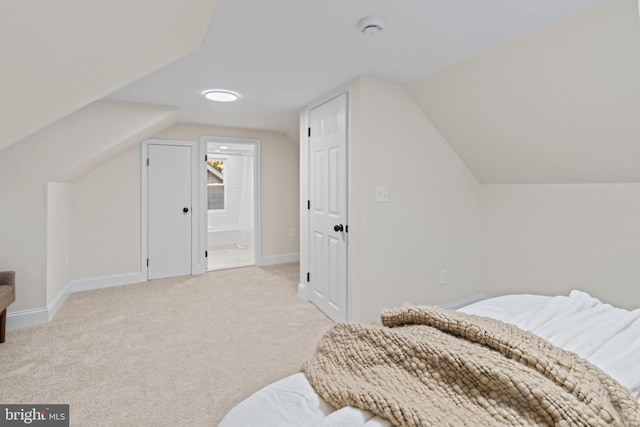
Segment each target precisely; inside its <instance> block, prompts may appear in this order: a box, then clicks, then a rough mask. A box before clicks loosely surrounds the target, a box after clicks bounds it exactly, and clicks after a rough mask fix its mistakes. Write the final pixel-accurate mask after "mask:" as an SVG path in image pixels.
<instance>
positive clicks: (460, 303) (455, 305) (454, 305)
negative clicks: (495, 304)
mask: <svg viewBox="0 0 640 427" xmlns="http://www.w3.org/2000/svg"><path fill="white" fill-rule="evenodd" d="M487 298H489V297H488V296H486V295H473V296H470V297H468V298H463V299H460V300H457V301H451V302H449V303H446V304H440V305H439V306H438V307H440V308H444V309H445V310H457V309H459V308H462V307H464V306H466V305H471V304H473V303H475V302H478V301H482V300H485V299H487Z"/></svg>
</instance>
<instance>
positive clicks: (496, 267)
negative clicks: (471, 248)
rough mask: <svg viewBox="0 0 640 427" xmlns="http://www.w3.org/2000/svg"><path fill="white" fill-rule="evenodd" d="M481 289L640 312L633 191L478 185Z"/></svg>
mask: <svg viewBox="0 0 640 427" xmlns="http://www.w3.org/2000/svg"><path fill="white" fill-rule="evenodd" d="M482 194H483V201H484V229H485V238H484V241H485V245H484V247H485V249H484V250H483V253H484V260H483V261H484V266H485V271H484V288H485V290H486V292H487V293H489V294H491V295H498V294H502V293H506V292H509V293H541V294H566V293H567V292H568V291H570V290H571V289H582V290H584V291H587V292H589V293H591V294H592V295H594V296H596V297H598V298H600V299H602V300H604V301H605V302H609V303H612V304H615V305H618V306H621V307H627V308H637V307H640V286H639V284H640V184H575V185H571V184H565V185H483V186H482Z"/></svg>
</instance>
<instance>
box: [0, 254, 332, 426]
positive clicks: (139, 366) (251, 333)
mask: <svg viewBox="0 0 640 427" xmlns="http://www.w3.org/2000/svg"><path fill="white" fill-rule="evenodd" d="M297 269H298V265H297V264H288V265H285V266H274V267H266V268H259V267H247V268H241V269H235V270H222V271H215V272H210V273H206V274H204V275H201V276H194V277H188V278H173V279H162V280H155V281H151V282H147V283H141V284H136V285H129V286H121V287H117V288H108V289H100V290H95V291H87V292H79V293H75V294H72V295H71V296H70V297H69V299H68V300H67V302H66V303H65V305H64V306H63V307H62V308H61V309H60V311H59V312H58V314H57V315H56V317H55V318H54V319H53V321H51V322H50V323H48V324H47V325H43V326H37V327H33V328H26V329H17V330H11V331H7V342H6V343H5V344H2V345H0V402H2V403H68V404H70V412H71V425H73V426H216V425H217V424H218V422H219V421H220V420H221V419H222V417H223V416H224V414H226V413H227V411H228V410H229V409H231V407H233V406H234V405H235V404H236V403H238V402H239V401H241V400H242V399H244V398H246V397H248V396H249V395H250V394H251V393H253V392H254V391H256V390H258V389H259V388H261V387H263V386H265V385H267V384H269V383H271V382H273V381H275V380H277V379H280V378H283V377H285V376H287V375H290V374H293V373H295V372H298V370H299V368H300V366H301V364H302V362H303V361H304V360H306V359H307V358H309V357H311V356H312V355H313V352H314V350H315V346H316V343H317V342H318V340H319V338H320V337H321V335H322V334H323V333H324V332H325V331H326V330H328V329H329V327H330V326H331V325H332V322H331V321H330V320H328V319H327V318H326V317H325V316H324V315H322V314H321V313H320V312H319V311H318V310H317V309H316V308H315V307H314V306H313V305H311V304H309V303H306V302H304V301H302V300H300V299H298V298H297V296H296V285H297V280H296V279H297V277H298V276H297ZM18 291H19V289H18Z"/></svg>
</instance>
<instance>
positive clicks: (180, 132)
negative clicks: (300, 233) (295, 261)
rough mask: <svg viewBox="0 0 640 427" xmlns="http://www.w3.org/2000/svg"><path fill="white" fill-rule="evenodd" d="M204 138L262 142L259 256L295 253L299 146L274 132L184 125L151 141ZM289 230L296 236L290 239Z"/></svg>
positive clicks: (156, 136) (179, 125)
mask: <svg viewBox="0 0 640 427" xmlns="http://www.w3.org/2000/svg"><path fill="white" fill-rule="evenodd" d="M203 135H207V136H221V137H235V138H249V139H259V140H260V141H261V145H260V147H261V148H260V150H261V156H262V159H261V173H262V175H261V177H260V179H261V191H262V224H261V227H262V236H261V255H262V257H270V256H277V255H287V254H296V253H298V252H299V243H298V237H297V229H298V222H299V213H298V206H299V200H300V198H299V194H298V189H299V176H300V175H299V163H298V162H299V158H298V157H299V145H298V144H296V143H295V142H293V141H291V140H290V139H289V138H288V137H287V136H285V135H284V134H281V133H277V132H268V131H261V130H253V129H237V128H225V127H217V126H207V125H198V124H183V123H179V124H176V125H174V126H172V127H170V128H167V129H165V130H163V131H162V132H160V133H158V134H157V135H155V136H154V138H158V139H180V140H188V141H200V137H201V136H203ZM292 228H294V229H295V230H296V237H291V236H290V230H291V229H292Z"/></svg>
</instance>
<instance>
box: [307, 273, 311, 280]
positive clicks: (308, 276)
mask: <svg viewBox="0 0 640 427" xmlns="http://www.w3.org/2000/svg"><path fill="white" fill-rule="evenodd" d="M310 281H311V273H307V282H310Z"/></svg>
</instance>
